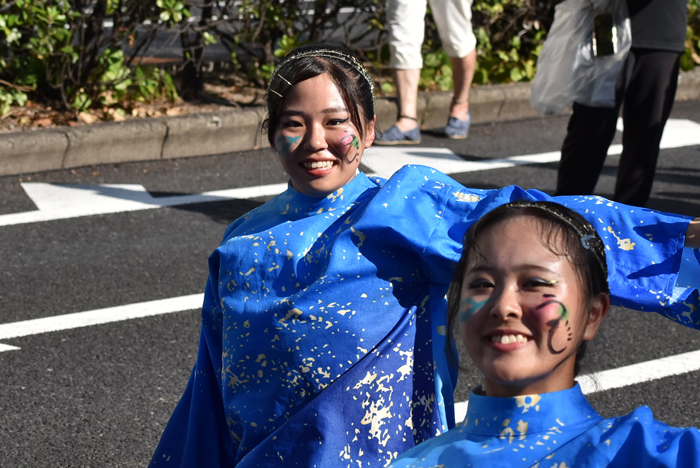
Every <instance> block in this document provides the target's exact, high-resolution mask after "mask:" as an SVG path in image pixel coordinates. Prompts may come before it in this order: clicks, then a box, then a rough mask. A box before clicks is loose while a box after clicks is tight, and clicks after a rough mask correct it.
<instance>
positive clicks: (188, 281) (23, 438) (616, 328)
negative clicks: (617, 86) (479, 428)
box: [0, 102, 700, 468]
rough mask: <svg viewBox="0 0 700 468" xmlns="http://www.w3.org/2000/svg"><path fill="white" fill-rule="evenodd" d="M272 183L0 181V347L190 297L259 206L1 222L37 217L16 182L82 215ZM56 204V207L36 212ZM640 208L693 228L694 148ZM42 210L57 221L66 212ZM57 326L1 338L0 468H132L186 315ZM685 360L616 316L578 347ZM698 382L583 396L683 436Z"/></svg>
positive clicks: (697, 340) (519, 169)
mask: <svg viewBox="0 0 700 468" xmlns="http://www.w3.org/2000/svg"><path fill="white" fill-rule="evenodd" d="M672 118H673V119H688V120H690V121H692V122H695V123H697V124H699V125H700V102H687V103H678V104H677V105H676V107H675V109H674V112H673V115H672ZM566 121H567V119H566V118H565V117H558V118H549V119H533V120H526V121H519V122H508V123H498V124H493V125H478V126H475V127H473V129H472V132H471V135H470V137H469V139H467V140H466V141H457V142H455V141H446V140H444V139H441V138H438V137H436V136H434V135H432V134H429V133H426V134H424V138H423V142H422V144H421V145H420V148H419V149H417V148H405V150H406V151H408V152H409V154H410V153H411V152H413V153H420V151H421V150H424V149H426V148H448V149H451V150H452V151H453V152H454V153H456V154H457V155H459V157H460V158H461V159H462V160H467V161H475V162H489V161H490V160H492V159H497V158H506V157H511V156H516V155H527V154H536V153H545V152H551V151H557V150H558V149H559V147H560V145H561V141H562V139H563V137H564V134H565V128H566ZM697 128H698V129H700V127H697ZM691 129H692V127H691ZM691 131H692V130H691ZM698 138H700V130H698ZM618 142H619V135H618ZM382 151H383V150H382V149H378V148H372V149H370V150H369V151H368V152H367V153H366V155H365V161H366V162H367V163H368V164H369V165H371V164H372V163H373V162H374V163H375V164H378V163H380V162H381V158H382V155H383V154H384V156H385V157H386V154H385V153H382ZM408 159H410V158H409V157H408V156H407V160H408ZM617 159H618V158H617V157H616V156H611V157H609V158H608V161H607V163H606V166H605V170H604V173H603V175H602V177H601V180H600V182H599V185H598V190H597V191H598V193H599V194H601V195H604V196H605V195H608V196H609V195H610V194H611V193H612V188H613V185H614V175H615V167H616V162H617ZM556 166H557V163H556V162H550V163H542V164H531V165H518V166H513V167H506V168H499V169H488V170H480V171H473V172H460V173H455V174H452V176H453V177H454V178H455V179H457V180H458V181H460V182H462V183H463V184H465V185H467V186H470V187H479V188H494V187H501V186H503V185H509V184H517V185H521V186H523V187H526V188H537V189H540V190H544V191H547V192H550V193H551V192H552V191H553V189H554V185H555V179H556ZM285 180H286V178H285V176H284V173H283V172H282V170H281V168H280V167H279V165H278V164H277V162H276V161H275V158H274V156H273V155H272V154H271V153H270V152H269V150H259V151H250V152H245V153H237V154H230V155H223V156H221V155H219V156H210V157H202V158H193V159H187V160H179V161H164V162H153V163H133V164H121V165H105V166H95V167H89V168H81V169H75V170H67V171H56V172H50V173H38V174H30V175H23V176H11V177H3V178H0V193H1V194H2V197H0V259H1V260H2V262H1V264H0V265H1V267H0V336H2V330H3V328H2V327H3V326H7V325H8V324H13V323H16V322H20V321H26V320H30V319H41V318H50V317H60V322H61V323H63V324H66V323H69V322H70V319H69V317H66V316H67V315H68V314H73V313H77V312H86V311H95V310H98V309H104V308H111V307H117V306H126V305H129V304H135V303H142V302H146V301H156V300H161V299H168V298H175V297H182V296H187V295H193V294H199V293H201V292H202V291H203V290H204V284H205V281H206V277H207V257H208V255H209V253H210V252H211V251H212V250H213V249H214V248H216V246H217V245H218V243H219V241H220V239H221V236H222V235H223V233H224V230H225V228H226V226H227V225H228V224H229V223H230V222H231V221H233V220H234V219H236V218H237V217H238V216H240V215H241V214H243V213H245V212H247V211H248V210H250V209H252V208H254V207H255V206H258V205H259V204H261V203H263V202H264V201H265V200H266V199H267V198H269V197H267V198H266V197H259V198H246V199H226V198H223V197H222V198H220V199H218V201H206V202H199V203H188V204H179V205H174V206H165V207H156V208H152V209H138V210H135V211H124V210H121V209H120V208H118V207H117V208H116V209H115V210H114V211H115V212H113V213H104V211H105V210H104V209H103V210H102V212H103V214H93V215H82V216H74V217H65V218H64V219H52V220H51V219H49V220H45V221H37V222H21V223H17V224H9V223H5V224H3V222H4V220H8V219H10V216H15V215H18V214H20V213H27V212H36V211H37V209H39V210H41V206H39V205H40V204H39V203H37V202H36V200H33V199H32V198H30V196H28V194H27V190H28V189H27V188H26V187H27V186H23V185H22V184H36V183H51V184H72V185H75V186H78V187H77V188H76V187H74V190H73V191H71V192H70V193H73V194H75V193H78V194H79V195H78V196H77V198H76V199H70V200H73V201H72V202H71V203H73V204H78V205H79V204H80V203H82V201H84V202H85V203H88V202H91V203H92V198H91V196H90V193H92V192H90V190H87V189H86V187H87V186H97V185H104V184H136V185H137V186H138V185H142V186H143V187H144V188H145V190H146V191H147V194H150V196H153V197H155V200H165V199H168V197H173V196H178V195H184V194H199V193H202V192H212V191H220V190H225V189H231V188H242V187H258V186H267V185H270V184H276V183H283V182H285ZM33 186H36V185H33ZM132 188H133V187H132ZM76 190H77V191H78V192H76ZM80 190H82V192H80ZM110 190H111V191H107V190H106V191H105V193H106V195H105V196H104V197H102V199H100V200H102V201H101V203H103V204H104V203H107V201H109V200H114V199H120V200H121V201H122V202H123V200H124V199H126V198H129V197H132V198H133V197H135V195H133V193H135V192H131V191H129V190H131V189H129V188H128V187H111V188H110ZM66 193H69V192H66ZM110 194H111V195H110ZM93 198H94V197H93ZM64 199H65V200H67V199H68V198H64V197H63V196H56V195H54V196H53V197H49V199H48V200H45V202H46V203H47V204H49V205H50V203H56V202H57V201H62V200H64ZM47 206H48V205H47ZM56 206H58V205H54V207H56ZM649 206H650V207H651V208H657V209H660V210H664V211H672V212H677V213H683V214H687V215H692V216H698V215H700V142H699V143H696V144H693V145H690V146H682V147H679V148H674V149H664V150H663V151H662V153H661V159H660V164H659V168H658V172H657V178H656V183H655V185H654V192H653V194H652V199H651V201H650V203H649ZM55 209H56V210H58V211H60V210H64V212H65V213H71V211H70V210H71V209H72V208H71V206H68V207H65V206H64V207H61V206H58V207H57V208H55ZM58 211H57V212H58ZM78 211H79V210H78ZM98 211H99V210H98ZM83 214H84V213H83ZM49 218H50V217H49ZM115 310H116V309H115ZM110 313H111V312H110ZM115 313H116V312H115ZM42 323H43V322H42ZM66 328H67V329H64V330H61V331H54V332H43V333H39V332H32V333H27V334H25V335H24V336H17V337H14V338H0V369H2V370H1V371H0V372H1V373H2V378H0V395H2V398H0V428H1V429H0V447H2V448H1V449H0V467H13V468H15V467H16V468H25V467H51V468H58V467H138V466H146V465H147V464H148V461H149V460H150V456H151V454H152V452H153V450H154V448H155V445H156V444H157V442H158V439H159V437H160V434H161V432H162V430H163V428H164V425H165V423H166V422H167V420H168V417H169V415H170V413H171V411H172V410H173V408H174V406H175V404H176V403H177V401H178V399H179V397H180V395H181V393H182V391H183V390H184V387H185V384H186V382H187V378H188V376H189V373H190V370H191V367H192V365H193V363H194V360H195V354H196V350H197V341H198V335H199V312H198V311H197V310H196V309H190V310H185V311H180V312H174V313H167V314H158V315H153V316H149V317H142V318H135V319H129V320H122V321H117V322H112V323H103V324H99V325H94V326H83V327H81V328H71V327H69V326H68V325H66ZM8 336H9V335H8ZM13 336H14V335H13ZM696 350H700V333H699V332H695V331H693V330H690V329H687V328H684V327H681V326H678V325H675V324H674V323H672V322H671V321H669V320H667V319H664V318H662V317H659V316H656V315H654V314H643V313H638V312H632V311H628V310H625V309H614V310H613V311H612V313H611V314H609V316H608V319H606V323H605V324H604V325H603V330H602V334H601V335H599V337H598V338H597V339H596V341H595V342H594V343H593V346H591V347H590V348H589V355H588V358H587V360H586V364H587V371H604V370H610V369H618V368H621V367H624V366H628V365H631V364H634V363H641V362H646V361H651V360H655V359H658V358H661V357H667V356H675V355H678V354H681V353H686V352H689V351H696ZM699 378H700V371H693V372H685V373H681V374H679V375H675V376H671V377H665V378H661V379H658V380H652V381H649V382H645V383H638V384H634V385H629V386H625V387H622V388H618V389H615V390H608V391H601V392H596V393H593V394H591V395H590V399H591V401H592V403H593V405H594V406H595V407H596V408H597V409H598V410H599V412H601V413H602V414H604V415H607V416H612V415H617V414H623V413H626V412H629V411H631V410H632V409H633V408H634V407H636V406H638V405H641V404H647V405H649V406H651V408H652V409H653V410H654V412H655V415H656V417H657V418H658V419H661V420H663V421H665V422H668V423H669V424H673V425H695V426H697V425H700V403H699V402H698V398H697V395H698V394H700V379H699ZM477 383H478V377H477V375H476V373H475V372H473V371H469V370H467V371H466V372H464V373H463V375H462V376H461V377H460V386H459V389H458V393H457V399H458V400H463V399H465V398H466V396H467V395H468V392H469V389H470V388H471V387H472V386H474V385H476V384H477Z"/></svg>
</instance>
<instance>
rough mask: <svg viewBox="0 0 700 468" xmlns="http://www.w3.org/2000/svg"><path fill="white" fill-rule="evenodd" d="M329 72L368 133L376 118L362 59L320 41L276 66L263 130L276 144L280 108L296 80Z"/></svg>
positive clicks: (357, 122)
mask: <svg viewBox="0 0 700 468" xmlns="http://www.w3.org/2000/svg"><path fill="white" fill-rule="evenodd" d="M324 73H328V75H329V76H330V79H331V80H332V81H333V83H334V84H335V85H336V87H337V88H338V92H340V95H341V96H342V98H343V102H344V103H345V107H346V108H347V109H348V113H349V114H350V120H351V121H352V123H353V124H354V125H355V127H356V128H357V131H358V132H359V133H360V139H362V138H364V136H365V124H367V123H369V122H371V121H372V119H374V94H373V91H372V86H373V84H372V81H371V78H370V77H369V75H368V74H367V72H366V71H365V70H364V67H363V66H362V63H361V62H360V60H359V59H358V58H357V57H356V56H355V55H353V53H352V52H350V51H349V50H347V49H345V48H344V47H341V46H339V45H334V44H316V45H308V46H302V47H299V48H297V49H294V50H293V51H292V52H290V53H289V55H287V56H286V57H285V58H284V60H283V61H282V63H281V64H280V66H279V67H278V68H277V70H275V73H274V74H273V75H272V79H271V80H270V87H269V88H268V91H267V118H266V119H265V122H263V131H267V139H268V141H269V142H270V145H271V146H272V147H273V148H274V146H275V143H274V141H273V140H274V133H275V131H276V130H277V126H278V125H279V118H280V112H281V111H282V107H283V105H284V99H285V96H287V95H288V94H289V92H290V90H291V88H292V86H294V85H295V84H297V83H299V82H301V81H304V80H308V79H309V78H313V77H315V76H319V75H322V74H324Z"/></svg>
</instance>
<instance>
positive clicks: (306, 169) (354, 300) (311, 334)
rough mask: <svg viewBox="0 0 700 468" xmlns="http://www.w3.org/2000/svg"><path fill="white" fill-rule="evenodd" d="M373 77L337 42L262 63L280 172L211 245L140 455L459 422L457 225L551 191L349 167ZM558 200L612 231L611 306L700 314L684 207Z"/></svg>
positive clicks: (363, 454) (379, 441) (178, 454)
mask: <svg viewBox="0 0 700 468" xmlns="http://www.w3.org/2000/svg"><path fill="white" fill-rule="evenodd" d="M372 86H373V85H372V81H371V79H370V78H369V76H368V75H367V72H366V71H365V69H364V67H363V66H362V65H361V63H360V62H359V61H358V60H357V58H355V57H354V56H353V55H352V54H350V53H349V52H347V51H345V50H344V49H341V48H337V47H335V46H309V47H303V48H300V49H297V50H295V51H293V52H291V53H290V55H289V56H287V57H286V58H285V59H284V60H283V61H282V63H281V64H280V66H279V67H278V68H277V70H276V71H275V73H274V74H273V77H272V80H271V82H270V88H269V91H268V97H267V103H268V110H269V117H268V125H267V129H268V137H269V140H270V143H271V145H272V147H273V148H274V149H275V151H276V153H277V154H278V156H279V159H280V162H281V164H282V166H283V167H284V169H285V170H286V172H287V173H288V174H289V178H290V183H289V187H288V189H287V190H286V191H285V192H284V193H282V194H281V195H279V196H277V197H275V198H273V199H272V200H270V201H269V202H268V203H266V204H264V205H263V206H261V207H259V208H257V209H255V210H253V211H251V212H250V213H248V214H247V215H245V216H243V217H241V218H240V219H238V220H236V221H235V222H234V223H233V224H231V225H230V226H229V228H228V229H227V231H226V233H225V235H224V239H223V242H222V243H221V246H220V247H219V248H218V249H217V250H216V251H215V252H214V253H213V254H212V255H211V257H210V259H209V268H210V275H209V280H208V283H207V288H206V293H205V299H204V305H203V308H202V330H201V338H200V345H199V352H198V355H197V362H196V365H195V368H194V370H193V372H192V375H191V378H190V380H189V383H188V385H187V388H186V390H185V393H184V395H183V397H182V399H181V401H180V403H179V404H178V406H177V408H176V409H175V411H174V413H173V415H172V417H171V419H170V422H169V423H168V426H167V427H166V429H165V432H164V434H163V436H162V439H161V442H160V444H159V446H158V448H157V449H156V452H155V455H154V457H153V459H152V462H151V466H153V467H160V466H169V467H175V466H177V467H207V468H215V467H220V466H236V467H240V468H243V467H245V468H247V467H262V466H284V467H296V466H298V467H323V468H328V467H346V466H354V467H357V466H360V464H361V466H362V467H364V468H368V467H369V468H371V467H377V466H385V465H387V464H388V463H389V462H390V461H392V460H394V459H396V457H397V456H398V455H399V454H400V453H402V452H404V451H405V450H407V449H409V448H411V447H413V446H414V445H416V444H417V443H419V442H422V441H423V440H426V439H429V438H431V437H434V436H435V435H437V434H440V433H442V432H444V431H446V430H447V429H449V428H450V427H452V426H453V425H454V413H453V400H452V393H453V389H454V384H455V380H456V369H455V368H454V367H453V366H450V365H449V364H448V362H447V360H446V357H445V353H444V351H443V350H444V346H445V338H446V335H445V329H446V323H447V322H446V320H447V319H446V313H445V311H446V300H445V294H446V293H447V290H448V287H449V284H450V281H451V278H452V273H453V272H454V269H455V265H456V263H457V260H458V259H459V257H460V254H461V248H462V247H461V240H462V236H463V235H464V232H465V231H466V230H467V228H468V227H469V226H470V225H471V224H472V222H473V221H474V220H476V219H478V218H479V217H480V216H481V214H483V213H484V212H486V211H489V210H491V209H492V208H494V207H495V206H498V205H501V204H503V203H507V202H509V201H512V200H516V199H538V200H539V199H543V200H546V199H549V197H548V196H547V195H546V194H544V193H542V192H538V191H529V192H528V191H524V190H522V189H520V188H518V187H507V188H504V189H501V190H491V191H489V190H473V189H467V188H465V187H463V186H461V185H460V184H459V183H457V182H455V181H454V180H452V179H450V178H449V177H447V176H445V175H443V174H441V173H439V172H437V171H435V170H432V169H430V168H426V167H405V168H403V169H401V170H400V171H398V172H397V173H396V174H395V175H394V176H393V177H392V178H390V179H389V180H382V179H379V178H374V177H368V176H366V175H365V174H363V173H362V172H359V170H358V168H359V165H360V161H361V160H362V155H363V152H364V150H365V149H366V148H368V147H370V145H372V142H373V141H374V136H375V127H374V125H375V119H376V117H375V115H374V94H373V90H372V89H373V88H372ZM558 200H561V202H562V203H568V204H570V205H572V206H573V207H574V209H576V210H577V211H579V212H581V213H586V216H588V217H589V218H590V219H592V220H595V222H596V223H600V224H601V225H602V226H604V227H605V228H609V229H610V231H609V235H607V234H606V241H607V242H608V245H609V246H610V248H611V249H612V251H611V253H610V258H611V261H612V262H614V263H615V265H618V266H617V267H616V268H615V269H614V270H613V271H612V274H611V277H612V291H613V300H614V301H615V302H616V303H618V304H621V305H625V306H628V307H633V308H636V309H643V310H648V311H656V312H659V313H663V314H664V315H668V316H670V317H672V318H674V319H676V320H679V321H684V323H687V324H688V325H691V326H695V325H696V324H698V323H700V315H698V313H689V314H686V315H684V313H685V312H687V311H688V310H690V309H691V308H692V307H693V306H695V305H699V303H698V291H697V289H693V288H687V289H684V290H683V291H682V292H681V293H679V292H678V290H677V289H674V284H675V280H676V277H677V273H678V267H679V264H680V258H681V250H682V247H683V244H684V240H685V239H689V237H686V236H685V234H686V230H687V229H689V222H690V220H689V219H686V218H684V217H682V216H675V215H666V214H660V213H653V212H650V211H648V210H640V209H633V208H628V207H625V206H622V205H617V204H612V203H609V202H607V201H605V200H602V199H600V198H597V197H580V198H576V197H568V198H560V199H558ZM696 227H700V225H698V226H696V225H693V226H692V227H690V229H691V230H692V229H695V228H696ZM648 236H649V237H648ZM650 237H653V239H654V243H653V244H652V243H651V241H650V240H649V238H650ZM697 238H698V239H700V236H697ZM651 291H654V292H653V293H652V292H651ZM659 297H662V300H660V299H659Z"/></svg>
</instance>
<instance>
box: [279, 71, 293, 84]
mask: <svg viewBox="0 0 700 468" xmlns="http://www.w3.org/2000/svg"><path fill="white" fill-rule="evenodd" d="M277 76H279V77H280V80H282V81H284V82H285V83H287V84H288V85H289V86H292V83H290V82H289V80H288V79H287V78H285V77H283V76H282V75H280V74H277Z"/></svg>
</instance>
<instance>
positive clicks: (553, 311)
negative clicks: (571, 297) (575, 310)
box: [535, 294, 571, 354]
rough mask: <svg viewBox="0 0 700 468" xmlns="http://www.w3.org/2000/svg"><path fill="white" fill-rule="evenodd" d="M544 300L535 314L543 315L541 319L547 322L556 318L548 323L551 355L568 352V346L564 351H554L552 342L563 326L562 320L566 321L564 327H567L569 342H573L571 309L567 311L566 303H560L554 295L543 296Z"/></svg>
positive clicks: (548, 341) (548, 342)
mask: <svg viewBox="0 0 700 468" xmlns="http://www.w3.org/2000/svg"><path fill="white" fill-rule="evenodd" d="M543 299H544V301H543V302H542V303H541V304H540V305H538V306H537V307H536V308H535V312H537V313H539V314H541V318H542V319H545V320H546V319H547V318H549V317H552V316H554V318H552V319H550V320H548V321H547V322H546V324H547V326H549V333H548V335H547V347H548V348H549V352H550V353H552V354H561V353H563V352H564V351H565V350H566V346H564V347H563V348H562V349H554V346H553V345H552V341H553V339H554V335H555V333H556V332H557V330H558V329H559V325H561V323H562V320H563V321H564V325H565V326H566V328H567V332H568V338H567V341H571V327H570V326H569V309H567V307H566V306H565V305H564V303H562V302H559V301H558V300H557V299H556V296H554V295H553V294H545V295H543Z"/></svg>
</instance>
